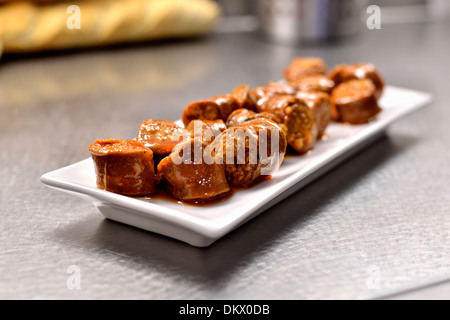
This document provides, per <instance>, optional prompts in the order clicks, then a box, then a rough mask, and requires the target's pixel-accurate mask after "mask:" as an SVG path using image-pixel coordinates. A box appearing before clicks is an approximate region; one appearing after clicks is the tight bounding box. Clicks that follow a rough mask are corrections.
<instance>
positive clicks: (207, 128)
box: [186, 120, 227, 144]
mask: <svg viewBox="0 0 450 320" xmlns="http://www.w3.org/2000/svg"><path fill="white" fill-rule="evenodd" d="M226 129H227V126H226V125H225V123H224V122H223V121H222V120H193V121H191V122H189V125H188V126H187V127H186V130H188V131H189V132H190V135H191V138H192V139H194V138H200V139H201V140H202V141H203V142H204V143H206V144H210V143H211V142H213V141H214V139H215V137H217V136H218V135H219V134H220V133H221V132H223V131H225V130H226Z"/></svg>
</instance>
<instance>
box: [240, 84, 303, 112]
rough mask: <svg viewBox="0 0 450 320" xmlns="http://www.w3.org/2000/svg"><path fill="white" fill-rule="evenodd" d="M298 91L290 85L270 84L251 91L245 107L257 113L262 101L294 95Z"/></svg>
mask: <svg viewBox="0 0 450 320" xmlns="http://www.w3.org/2000/svg"><path fill="white" fill-rule="evenodd" d="M297 91H298V89H297V88H296V87H295V86H293V85H291V84H290V83H281V82H270V83H269V84H267V85H266V86H260V87H256V88H254V89H251V90H250V91H249V93H248V99H247V103H246V104H245V105H244V107H245V108H247V109H250V110H253V111H257V109H258V104H259V103H260V101H261V99H264V98H267V97H269V96H274V95H281V94H288V95H294V94H295V93H296V92H297Z"/></svg>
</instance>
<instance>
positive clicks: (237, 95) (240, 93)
mask: <svg viewBox="0 0 450 320" xmlns="http://www.w3.org/2000/svg"><path fill="white" fill-rule="evenodd" d="M249 92H250V87H249V86H248V85H247V84H241V85H239V86H237V87H236V88H234V89H233V91H232V92H231V95H232V96H233V98H234V100H235V101H236V103H237V104H238V108H243V107H244V105H245V103H246V102H247V99H248V94H249Z"/></svg>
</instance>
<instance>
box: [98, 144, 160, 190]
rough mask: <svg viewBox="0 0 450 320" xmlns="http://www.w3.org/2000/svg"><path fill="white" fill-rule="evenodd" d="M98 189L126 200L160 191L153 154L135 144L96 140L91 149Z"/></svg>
mask: <svg viewBox="0 0 450 320" xmlns="http://www.w3.org/2000/svg"><path fill="white" fill-rule="evenodd" d="M89 151H90V152H91V155H92V159H93V161H94V164H95V171H96V178H97V187H98V188H100V189H104V190H108V191H111V192H114V193H119V194H123V195H127V196H144V195H149V194H152V193H154V192H156V191H157V185H156V177H155V165H154V162H153V152H152V150H151V149H149V148H147V147H145V146H144V145H143V144H142V143H140V142H138V141H135V140H120V139H107V140H102V139H99V140H96V141H94V143H92V144H91V145H90V146H89Z"/></svg>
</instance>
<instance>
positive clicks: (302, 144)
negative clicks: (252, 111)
mask: <svg viewBox="0 0 450 320" xmlns="http://www.w3.org/2000/svg"><path fill="white" fill-rule="evenodd" d="M258 111H259V112H269V113H272V114H274V115H275V117H276V118H277V119H278V123H279V124H280V126H281V128H282V129H283V131H284V132H285V134H286V139H287V143H288V145H289V146H290V147H291V148H292V149H293V150H295V151H296V152H297V153H306V152H307V151H309V150H310V149H312V147H313V145H314V143H315V142H316V141H317V137H318V135H319V130H318V126H317V123H316V119H315V116H314V113H313V112H312V111H311V109H310V108H309V107H308V106H307V105H306V104H305V102H303V101H302V100H300V99H298V98H297V97H295V96H293V95H275V96H272V97H267V98H265V99H262V100H261V101H260V103H259V104H258Z"/></svg>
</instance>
